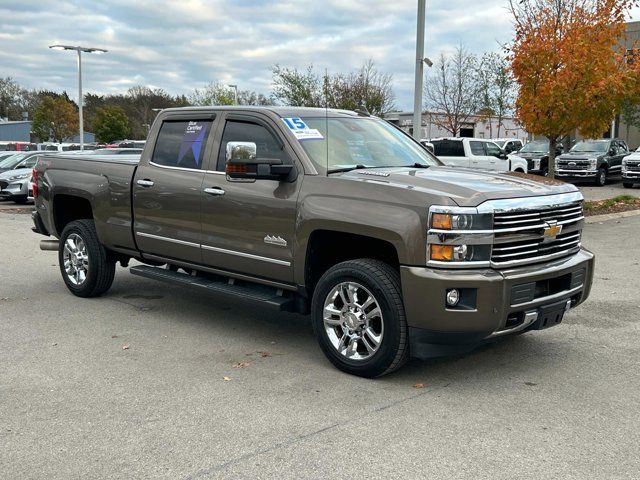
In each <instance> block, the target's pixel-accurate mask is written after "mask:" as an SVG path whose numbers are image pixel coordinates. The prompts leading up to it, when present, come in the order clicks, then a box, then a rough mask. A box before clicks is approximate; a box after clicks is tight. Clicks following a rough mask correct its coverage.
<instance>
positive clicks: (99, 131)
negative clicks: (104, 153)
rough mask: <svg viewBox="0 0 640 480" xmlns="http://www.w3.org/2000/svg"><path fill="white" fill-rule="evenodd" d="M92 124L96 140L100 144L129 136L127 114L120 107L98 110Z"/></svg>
mask: <svg viewBox="0 0 640 480" xmlns="http://www.w3.org/2000/svg"><path fill="white" fill-rule="evenodd" d="M92 123H93V133H95V135H96V140H97V141H98V142H101V143H109V142H112V141H114V140H118V139H123V138H127V137H128V136H129V135H130V134H131V129H130V128H129V119H128V118H127V114H126V113H125V112H124V110H123V109H122V108H120V107H103V108H98V110H97V111H96V113H95V115H94V117H93V121H92Z"/></svg>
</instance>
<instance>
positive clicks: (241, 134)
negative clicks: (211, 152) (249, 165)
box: [218, 120, 289, 171]
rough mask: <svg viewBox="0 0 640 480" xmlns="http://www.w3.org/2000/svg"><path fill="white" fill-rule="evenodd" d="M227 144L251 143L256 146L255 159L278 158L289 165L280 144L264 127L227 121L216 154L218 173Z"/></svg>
mask: <svg viewBox="0 0 640 480" xmlns="http://www.w3.org/2000/svg"><path fill="white" fill-rule="evenodd" d="M229 142H253V143H255V144H256V157H257V158H279V159H281V160H282V161H283V163H289V162H288V160H287V158H288V157H287V154H286V152H285V151H284V150H283V149H282V143H281V142H279V141H278V140H277V139H276V138H275V137H274V136H273V135H272V134H271V132H270V131H269V130H267V129H266V128H265V127H263V126H262V125H258V124H257V123H251V122H241V121H238V120H229V121H228V122H227V123H226V125H225V127H224V133H223V134H222V143H221V144H220V151H219V153H218V170H219V171H224V166H225V162H226V152H227V143H229Z"/></svg>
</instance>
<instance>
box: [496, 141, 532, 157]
mask: <svg viewBox="0 0 640 480" xmlns="http://www.w3.org/2000/svg"><path fill="white" fill-rule="evenodd" d="M492 141H493V142H494V143H495V144H496V145H498V146H499V147H500V148H501V149H502V150H504V152H505V153H506V154H507V155H508V154H510V153H515V152H519V151H520V149H521V148H522V147H524V143H522V140H520V139H519V138H494V139H492Z"/></svg>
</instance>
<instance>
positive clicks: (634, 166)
mask: <svg viewBox="0 0 640 480" xmlns="http://www.w3.org/2000/svg"><path fill="white" fill-rule="evenodd" d="M625 166H626V167H627V170H629V171H631V172H640V162H627V163H626V164H625Z"/></svg>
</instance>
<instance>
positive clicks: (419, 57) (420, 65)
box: [413, 0, 426, 140]
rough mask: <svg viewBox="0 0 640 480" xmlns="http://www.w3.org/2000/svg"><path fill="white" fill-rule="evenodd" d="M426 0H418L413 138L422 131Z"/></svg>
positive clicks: (418, 135)
mask: <svg viewBox="0 0 640 480" xmlns="http://www.w3.org/2000/svg"><path fill="white" fill-rule="evenodd" d="M425 4H426V0H418V22H417V23H418V31H417V32H416V81H415V87H414V90H413V138H415V139H416V140H420V134H421V132H422V81H423V79H424V15H425V7H426V5H425Z"/></svg>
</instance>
